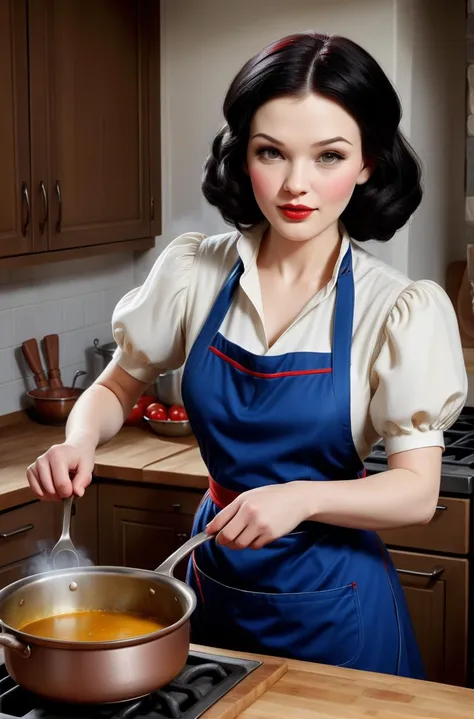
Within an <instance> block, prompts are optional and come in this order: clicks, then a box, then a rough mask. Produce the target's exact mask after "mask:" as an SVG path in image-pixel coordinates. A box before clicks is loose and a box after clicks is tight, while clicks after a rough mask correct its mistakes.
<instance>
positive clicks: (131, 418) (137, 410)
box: [125, 404, 143, 424]
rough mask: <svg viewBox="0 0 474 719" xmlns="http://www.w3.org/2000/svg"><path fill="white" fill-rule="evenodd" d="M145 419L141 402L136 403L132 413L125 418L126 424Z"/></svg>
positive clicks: (137, 422)
mask: <svg viewBox="0 0 474 719" xmlns="http://www.w3.org/2000/svg"><path fill="white" fill-rule="evenodd" d="M142 419H143V407H141V406H140V405H139V404H134V405H133V407H132V409H131V412H130V414H129V415H128V417H127V419H126V420H125V424H139V423H140V422H141V421H142Z"/></svg>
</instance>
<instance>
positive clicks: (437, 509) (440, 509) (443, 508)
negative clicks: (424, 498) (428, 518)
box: [436, 504, 448, 512]
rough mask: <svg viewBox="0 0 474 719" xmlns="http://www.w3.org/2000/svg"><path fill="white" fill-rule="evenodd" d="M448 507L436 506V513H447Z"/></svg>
mask: <svg viewBox="0 0 474 719" xmlns="http://www.w3.org/2000/svg"><path fill="white" fill-rule="evenodd" d="M447 509H448V508H447V506H446V505H445V504H437V505H436V511H437V512H446V510H447Z"/></svg>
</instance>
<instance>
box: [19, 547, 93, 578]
mask: <svg viewBox="0 0 474 719" xmlns="http://www.w3.org/2000/svg"><path fill="white" fill-rule="evenodd" d="M53 546H54V543H51V541H46V540H43V541H40V542H38V543H37V545H36V554H35V555H34V556H33V557H31V558H30V559H29V561H27V562H26V563H25V565H26V566H25V570H24V573H23V574H24V576H25V577H29V576H31V575H32V574H43V573H44V572H50V571H52V570H53V569H68V568H73V567H75V566H76V559H75V557H74V556H73V555H72V554H71V553H70V552H61V553H60V554H58V555H57V557H56V561H55V563H54V567H53V564H52V562H51V550H52V548H53ZM76 553H77V557H78V559H79V566H80V567H92V566H93V564H94V562H93V561H92V559H90V557H89V556H88V554H87V552H86V550H85V549H83V548H82V547H77V546H76Z"/></svg>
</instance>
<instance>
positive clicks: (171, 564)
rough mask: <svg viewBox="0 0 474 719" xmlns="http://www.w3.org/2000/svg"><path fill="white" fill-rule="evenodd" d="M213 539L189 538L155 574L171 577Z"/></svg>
mask: <svg viewBox="0 0 474 719" xmlns="http://www.w3.org/2000/svg"><path fill="white" fill-rule="evenodd" d="M213 537H214V535H213V534H208V533H207V532H201V533H200V534H196V535H195V536H194V537H191V539H188V541H187V542H185V543H184V544H183V545H182V546H181V547H179V549H177V550H176V552H173V554H170V556H169V557H168V559H165V561H164V562H163V563H162V564H160V566H159V567H157V568H156V569H155V572H157V573H158V574H165V575H166V576H167V577H173V576H174V575H173V572H174V568H175V567H176V565H177V564H178V563H179V562H180V561H181V560H182V559H184V558H185V557H187V556H188V554H191V552H193V551H194V550H195V549H196V547H199V545H200V544H204V542H207V541H208V539H212V538H213ZM0 636H1V635H0Z"/></svg>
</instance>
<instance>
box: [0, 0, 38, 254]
mask: <svg viewBox="0 0 474 719" xmlns="http://www.w3.org/2000/svg"><path fill="white" fill-rule="evenodd" d="M26 17H27V15H26V3H25V2H21V0H20V1H18V0H0V97H1V98H2V102H1V106H0V137H1V143H0V257H2V256H4V255H9V254H17V255H22V254H24V253H26V252H31V251H32V235H31V197H30V194H29V193H30V187H31V183H30V141H29V105H28V45H27V37H28V36H27V22H26Z"/></svg>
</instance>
